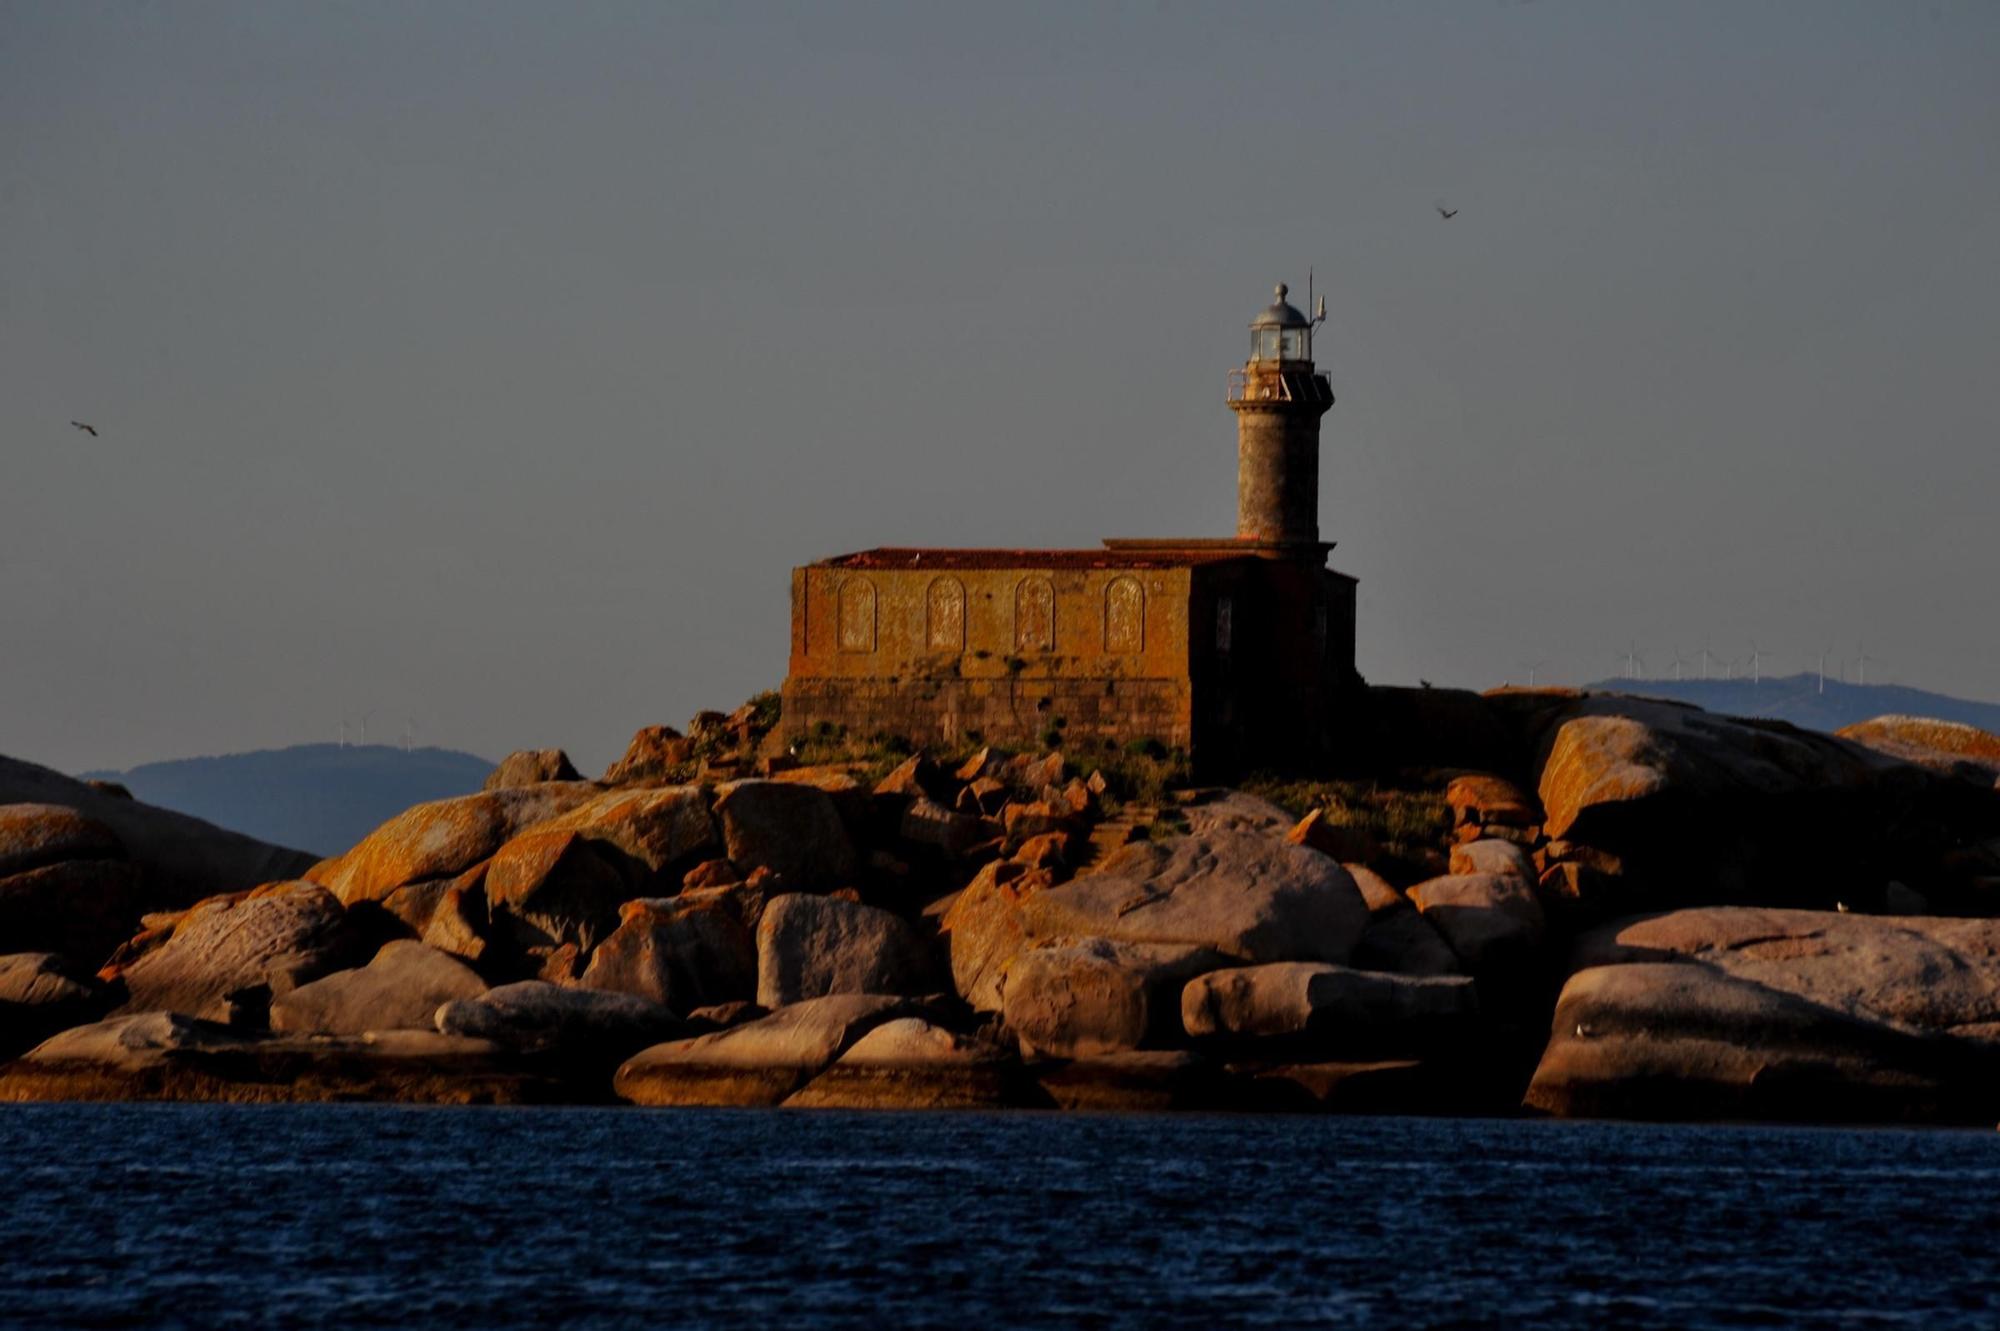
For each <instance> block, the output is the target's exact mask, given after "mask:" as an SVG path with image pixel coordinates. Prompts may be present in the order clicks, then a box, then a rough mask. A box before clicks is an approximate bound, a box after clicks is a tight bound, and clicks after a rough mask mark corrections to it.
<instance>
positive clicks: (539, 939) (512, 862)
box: [486, 827, 629, 951]
mask: <svg viewBox="0 0 2000 1331" xmlns="http://www.w3.org/2000/svg"><path fill="white" fill-rule="evenodd" d="M628 895H629V891H628V886H627V883H626V881H625V877H624V875H623V874H621V873H620V872H619V871H618V869H617V867H616V866H615V865H613V864H611V863H609V862H607V861H606V860H605V858H604V857H603V855H601V854H600V853H599V852H598V850H597V848H596V846H595V845H594V844H593V843H592V842H590V841H589V840H588V839H586V838H585V837H584V836H582V835H581V834H579V833H577V832H571V831H561V830H556V829H551V828H543V827H537V828H534V829H532V830H530V831H527V832H523V833H522V834H521V835H520V836H517V837H515V838H514V839H513V840H511V841H509V842H508V843H507V844H506V845H504V846H502V847H500V849H499V851H498V852H496V853H495V854H494V856H493V860H492V862H491V863H490V864H488V865H487V866H486V907H487V910H488V911H489V912H490V915H491V919H492V926H493V931H494V935H495V936H496V937H502V938H506V939H508V940H510V941H511V942H512V943H513V944H514V945H515V946H516V947H518V948H523V949H525V948H546V947H560V946H562V945H563V944H564V943H574V944H575V945H576V946H577V947H578V948H579V949H581V950H584V951H588V950H589V949H591V948H593V947H596V946H597V944H598V941H599V940H600V939H603V938H605V937H608V936H609V935H610V933H611V931H612V930H613V929H616V928H617V927H618V906H619V903H620V902H622V901H624V900H625V899H626V897H627V896H628Z"/></svg>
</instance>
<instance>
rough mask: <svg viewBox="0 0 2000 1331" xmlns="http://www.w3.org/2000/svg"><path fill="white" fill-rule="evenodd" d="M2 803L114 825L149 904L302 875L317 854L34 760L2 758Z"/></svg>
mask: <svg viewBox="0 0 2000 1331" xmlns="http://www.w3.org/2000/svg"><path fill="white" fill-rule="evenodd" d="M0 804H52V805H60V806H62V807H64V808H67V809H73V810H75V811H76V812H77V813H78V814H80V815H81V816H82V817H84V818H86V819H89V820H90V821H92V822H95V823H98V824H101V825H102V826H104V827H106V828H108V829H110V831H111V832H112V833H113V834H114V835H115V836H116V837H117V839H118V842H119V844H121V845H122V846H123V847H124V848H125V852H126V855H127V856H129V858H130V859H131V862H132V863H133V864H135V865H137V866H138V869H139V874H140V879H141V887H142V890H143V894H144V907H145V908H146V909H152V910H164V909H172V908H177V907H182V906H186V905H188V904H190V903H192V902H195V901H198V900H200V899H201V898H203V897H206V896H212V895H214V894H216V893H219V892H240V891H245V890H247V889H249V888H252V887H255V886H256V885H257V884H259V883H268V882H274V881H277V880H280V879H286V878H292V877H296V876H297V875H299V874H302V873H304V872H305V871H306V870H307V869H308V868H310V867H311V865H312V856H310V855H307V854H305V853H303V852H301V851H296V850H289V849H286V848H285V847H282V846H273V845H270V844H267V843H266V842H262V841H258V840H255V839H254V838H251V837H247V836H243V835H241V834H239V833H236V832H228V831H224V830H223V829H222V828H219V827H216V826H214V825H213V824H210V823H205V822H203V821H202V820H201V819H199V818H190V817H188V816H187V815H186V814H179V813H173V812H171V811H169V810H166V809H160V808H155V807H154V806H153V805H150V804H142V803H140V802H139V801H137V800H133V799H130V798H123V797H120V796H117V795H115V794H110V793H107V792H105V791H101V790H98V789H95V788H94V787H92V786H91V785H90V784H89V783H88V782H84V781H76V780H73V779H71V778H70V777H66V776H64V775H62V773H60V772H56V771H52V770H50V769H49V768H46V767H40V766H37V765H36V764H34V763H26V762H21V761H20V760H19V759H15V758H4V757H0Z"/></svg>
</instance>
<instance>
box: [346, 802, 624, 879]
mask: <svg viewBox="0 0 2000 1331" xmlns="http://www.w3.org/2000/svg"><path fill="white" fill-rule="evenodd" d="M602 793H603V792H602V791H601V790H600V789H599V788H598V787H597V786H594V785H592V784H590V783H589V782H587V781H558V782H550V783H547V784H544V785H539V786H518V787H514V788H512V789H506V790H489V791H482V792H481V793H479V794H477V795H461V796H459V797H457V798H455V799H448V800H433V801H431V802H430V803H428V804H419V805H416V806H414V807H412V808H409V809H405V810H404V811H403V812H401V813H399V814H397V815H396V816H395V817H394V818H391V819H390V820H389V821H388V822H386V823H384V824H382V826H380V827H378V828H376V829H375V830H374V831H373V832H370V833H369V834H368V835H367V836H366V837H364V838H363V839H362V840H361V842H360V843H359V844H358V845H356V846H355V847H354V848H353V849H352V850H349V851H348V852H347V853H346V854H344V855H337V856H335V857H334V858H332V859H329V860H322V861H320V862H319V863H318V864H315V865H313V866H312V868H311V869H310V870H309V871H308V872H307V874H306V877H307V878H309V879H311V880H312V881H313V882H315V883H318V884H320V885H321V886H322V887H325V888H327V889H328V890H329V891H331V892H332V893H333V894H334V895H335V896H337V897H339V898H340V899H341V901H342V902H344V903H346V904H348V905H352V904H354V903H355V902H357V901H377V900H380V899H381V898H383V897H386V896H388V895H389V894H390V893H391V892H393V891H395V890H396V889H397V888H399V887H403V886H405V885H406V884H409V883H421V882H423V881H425V880H427V879H432V878H453V877H456V876H457V875H459V874H462V873H464V872H465V871H466V870H468V869H470V868H472V867H473V866H475V865H477V864H479V863H480V862H481V861H483V860H486V859H489V858H491V857H492V855H493V853H494V852H495V851H497V850H499V849H500V847H501V846H503V845H505V844H506V843H507V842H508V841H510V840H512V839H513V838H514V837H515V836H516V835H517V834H519V833H520V832H521V831H522V830H523V829H525V828H527V827H530V826H532V825H533V824H535V823H539V822H543V821H545V820H547V819H550V818H553V817H555V816H556V815H557V814H561V813H566V812H568V811H569V810H570V809H573V808H575V807H576V806H577V805H579V804H583V803H585V802H587V801H589V800H592V799H595V798H596V797H597V796H599V795H600V794H602Z"/></svg>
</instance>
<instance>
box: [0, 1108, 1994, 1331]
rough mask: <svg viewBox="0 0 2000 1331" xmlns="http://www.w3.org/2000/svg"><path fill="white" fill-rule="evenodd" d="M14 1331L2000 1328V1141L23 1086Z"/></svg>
mask: <svg viewBox="0 0 2000 1331" xmlns="http://www.w3.org/2000/svg"><path fill="white" fill-rule="evenodd" d="M0 1178H4V1179H5V1180H6V1183H7V1189H6V1198H5V1202H4V1205H0V1324H4V1325H6V1326H10V1327H11V1326H23V1327H44V1328H47V1327H72V1326H76V1327H84V1326H88V1327H117V1326H174V1327H201V1328H213V1327H246V1328H269V1327H324V1328H340V1329H341V1331H349V1329H351V1328H358V1327H477V1328H486V1327H513V1326H536V1327H557V1326H560V1327H566V1328H568V1327H660V1326H697V1325H709V1326H763V1325H782V1326H793V1327H866V1328H870V1331H886V1329H887V1328H893V1327H906V1326H911V1327H916V1326H934V1327H937V1326H941V1327H951V1328H954V1329H955V1331H976V1329H977V1328H984V1327H998V1326H1013V1325H1021V1324H1025V1323H1036V1324H1040V1325H1051V1326H1080V1327H1156V1326H1223V1325H1255V1326H1272V1327H1278V1326H1343V1327H1391V1328H1409V1327H1444V1326H1451V1327H1464V1326H1493V1327H1592V1328H1598V1327H1620V1328H1622V1327H1653V1326H1658V1327H1772V1326H1802V1327H1878V1326H1895V1327H1921V1328H1938V1327H1955V1326H1963V1327H1982V1328H1991V1327H1995V1326H2000V1225H1996V1221H2000V1133H1976V1132H1897V1131H1866V1132H1864V1131H1811V1130H1796V1129H1761V1128H1693V1127H1645V1126H1627V1125H1613V1124H1573V1123H1540V1122H1506V1121H1459V1120H1426V1119H1353V1118H1276V1117H1273V1118H1249V1117H1242V1118H1237V1117H1166V1116H1160V1117H1150V1116H1131V1117H1095V1116H1086V1115H1060V1116H1059V1115H1053V1114H1049V1115H1042V1114H1009V1115H993V1116H987V1115H959V1114H936V1115H922V1114H907V1115H906V1114H855V1115H848V1114H819V1113H786V1112H774V1111H765V1112H759V1111H743V1112H733V1111H713V1112H691V1111H647V1110H600V1109H406V1108H390V1107H380V1106H310V1107H294V1106H272V1107H237V1106H171V1105H169V1106H148V1105H114V1106H71V1105H51V1106H0Z"/></svg>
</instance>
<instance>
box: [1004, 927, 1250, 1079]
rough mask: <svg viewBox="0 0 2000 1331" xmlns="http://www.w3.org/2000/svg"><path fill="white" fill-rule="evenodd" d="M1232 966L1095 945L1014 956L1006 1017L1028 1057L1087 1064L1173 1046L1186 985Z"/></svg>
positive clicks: (1106, 942) (1174, 947)
mask: <svg viewBox="0 0 2000 1331" xmlns="http://www.w3.org/2000/svg"><path fill="white" fill-rule="evenodd" d="M1227 964H1228V958H1227V957H1224V956H1222V955H1221V954H1219V953H1217V952H1215V951H1214V950H1212V949H1210V948H1204V947H1194V946H1190V945H1187V944H1181V943H1124V942H1114V941H1112V940H1110V939H1106V938H1091V939H1085V940H1083V941H1081V942H1078V943H1074V944H1070V945H1068V946H1063V947H1037V948H1030V949H1029V950H1028V951H1026V952H1020V953H1017V954H1016V955H1015V956H1014V957H1013V958H1012V959H1011V960H1010V961H1008V963H1007V966H1006V972H1005V974H1004V975H1003V977H1002V979H1001V985H1000V989H1001V1012H1002V1015H1003V1016H1004V1017H1005V1019H1006V1023H1007V1027H1008V1029H1009V1030H1011V1031H1013V1033H1014V1034H1015V1036H1016V1037H1018V1038H1019V1040H1020V1043H1021V1053H1022V1055H1023V1057H1027V1058H1034V1057H1041V1056H1047V1057H1055V1058H1085V1057H1090V1056H1093V1055H1097V1054H1106V1053H1112V1052H1115V1051H1117V1050H1121V1049H1136V1048H1139V1047H1141V1046H1143V1045H1147V1044H1159V1043H1174V1042H1177V1040H1176V1037H1177V1036H1178V1035H1179V1034H1180V993H1181V987H1182V986H1183V985H1185V984H1186V983H1187V982H1188V980H1190V979H1191V978H1193V977H1194V976H1196V975H1199V974H1201V973H1202V972H1204V971H1210V970H1214V969H1216V968H1217V967H1219V966H1224V965H1227Z"/></svg>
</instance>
